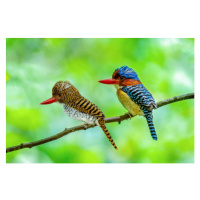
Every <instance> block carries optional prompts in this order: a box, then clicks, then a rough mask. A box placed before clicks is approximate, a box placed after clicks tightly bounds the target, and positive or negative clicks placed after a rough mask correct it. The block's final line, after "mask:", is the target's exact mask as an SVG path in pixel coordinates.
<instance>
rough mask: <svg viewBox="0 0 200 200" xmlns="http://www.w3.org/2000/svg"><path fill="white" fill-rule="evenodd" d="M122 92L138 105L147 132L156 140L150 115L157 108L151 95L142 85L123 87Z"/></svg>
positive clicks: (151, 115)
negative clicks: (144, 119) (141, 111)
mask: <svg viewBox="0 0 200 200" xmlns="http://www.w3.org/2000/svg"><path fill="white" fill-rule="evenodd" d="M122 91H123V92H125V93H127V94H128V96H129V97H130V98H131V99H132V101H134V102H135V103H136V104H138V105H139V106H140V108H141V109H142V110H143V112H144V116H145V118H146V120H147V123H148V126H149V130H150V132H151V136H152V138H153V139H154V140H157V135H156V130H155V128H154V125H153V114H152V110H153V109H154V108H157V106H156V102H155V100H154V98H153V96H152V95H151V93H150V92H149V91H148V90H147V89H146V88H145V87H144V86H143V85H142V84H138V85H132V86H126V87H123V88H122Z"/></svg>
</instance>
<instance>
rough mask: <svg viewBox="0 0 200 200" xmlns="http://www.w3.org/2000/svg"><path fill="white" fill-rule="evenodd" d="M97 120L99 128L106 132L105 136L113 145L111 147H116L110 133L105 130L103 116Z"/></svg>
mask: <svg viewBox="0 0 200 200" xmlns="http://www.w3.org/2000/svg"><path fill="white" fill-rule="evenodd" d="M98 122H99V126H100V127H101V129H102V130H103V132H104V133H105V134H106V137H107V138H108V139H109V141H110V143H111V144H112V145H113V147H114V148H115V149H117V146H116V145H115V143H114V141H113V139H112V137H111V135H110V133H109V132H108V130H107V128H106V126H105V120H104V118H100V119H99V121H98Z"/></svg>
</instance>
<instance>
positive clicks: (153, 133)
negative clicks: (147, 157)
mask: <svg viewBox="0 0 200 200" xmlns="http://www.w3.org/2000/svg"><path fill="white" fill-rule="evenodd" d="M143 112H144V116H145V117H146V120H147V123H148V126H149V130H150V132H151V137H152V138H153V139H154V140H157V139H158V138H157V135H156V130H155V128H154V125H153V114H152V111H149V110H146V109H144V110H143Z"/></svg>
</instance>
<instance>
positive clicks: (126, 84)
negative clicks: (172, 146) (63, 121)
mask: <svg viewBox="0 0 200 200" xmlns="http://www.w3.org/2000/svg"><path fill="white" fill-rule="evenodd" d="M99 82H100V83H104V84H114V86H115V87H116V89H117V96H118V99H119V101H120V102H121V104H122V105H123V106H124V107H125V108H126V109H127V110H128V111H129V113H130V114H131V115H133V116H135V115H143V116H144V117H145V118H146V120H147V123H148V126H149V129H150V133H151V136H152V138H153V139H154V140H157V135H156V131H155V128H154V125H153V114H152V110H153V109H155V108H156V107H157V106H156V103H155V100H154V98H153V97H152V95H151V93H150V92H149V91H148V90H147V89H146V88H145V87H144V86H143V84H142V83H141V81H140V79H139V78H138V76H137V74H136V72H135V71H134V70H133V69H132V68H129V67H127V66H122V67H121V68H117V69H116V70H115V71H114V73H113V75H112V78H111V79H105V80H101V81H99ZM54 102H57V103H59V104H61V105H62V106H63V109H64V112H65V113H66V114H67V115H68V116H69V117H71V118H74V119H76V120H80V121H84V122H85V123H87V124H96V125H98V126H100V127H101V129H102V130H103V132H104V133H105V135H106V137H107V138H108V140H109V141H110V143H111V144H112V145H113V147H114V148H115V149H117V146H116V144H115V142H114V141H113V139H112V137H111V135H110V133H109V131H108V130H107V128H106V126H105V115H104V114H103V112H102V111H101V110H100V109H99V108H98V107H97V106H96V105H95V104H94V103H92V102H91V101H89V100H87V99H86V98H84V97H83V96H82V95H81V94H80V93H79V91H78V90H77V89H76V88H75V87H74V86H73V85H72V84H71V83H70V82H68V81H58V82H57V83H56V84H55V85H54V87H53V89H52V97H51V98H49V99H47V100H46V101H43V102H42V103H41V104H42V105H44V104H51V103H54Z"/></svg>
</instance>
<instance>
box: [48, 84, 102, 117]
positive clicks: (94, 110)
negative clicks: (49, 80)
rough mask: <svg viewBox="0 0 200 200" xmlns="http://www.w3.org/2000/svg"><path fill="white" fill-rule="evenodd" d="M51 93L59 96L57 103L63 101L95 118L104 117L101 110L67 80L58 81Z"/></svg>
mask: <svg viewBox="0 0 200 200" xmlns="http://www.w3.org/2000/svg"><path fill="white" fill-rule="evenodd" d="M52 95H53V96H57V95H58V96H60V97H61V98H60V100H59V101H58V102H59V103H65V104H66V105H69V106H71V107H72V108H75V109H76V110H78V111H79V112H83V113H87V114H89V115H91V116H94V117H96V118H102V117H103V118H105V115H104V114H103V112H102V111H101V110H100V109H99V108H98V107H97V106H96V105H95V104H94V103H92V102H91V101H89V100H88V99H86V98H84V97H83V96H82V95H81V94H80V93H79V91H78V90H77V89H76V88H75V87H74V86H73V85H72V84H71V83H69V82H68V81H58V82H57V83H56V84H55V85H54V87H53V89H52Z"/></svg>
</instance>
